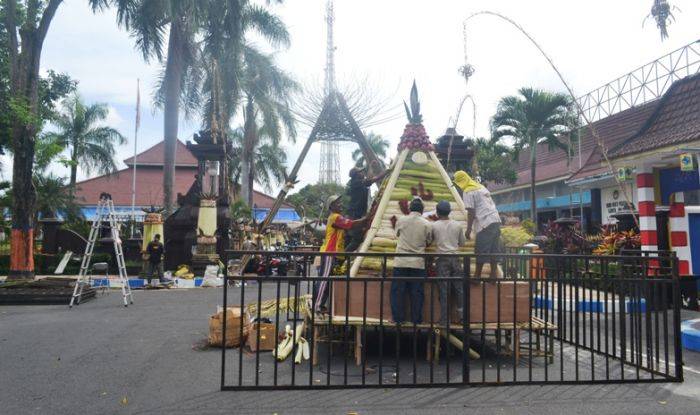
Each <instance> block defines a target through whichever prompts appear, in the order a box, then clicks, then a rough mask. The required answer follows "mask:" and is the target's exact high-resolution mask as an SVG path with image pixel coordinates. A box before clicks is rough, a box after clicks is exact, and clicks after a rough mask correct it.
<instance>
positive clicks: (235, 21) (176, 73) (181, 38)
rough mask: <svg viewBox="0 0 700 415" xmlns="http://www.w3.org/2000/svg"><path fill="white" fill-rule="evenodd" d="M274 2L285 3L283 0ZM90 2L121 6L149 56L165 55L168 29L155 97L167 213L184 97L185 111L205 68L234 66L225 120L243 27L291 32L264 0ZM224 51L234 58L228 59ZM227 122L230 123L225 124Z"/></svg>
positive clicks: (277, 34)
mask: <svg viewBox="0 0 700 415" xmlns="http://www.w3.org/2000/svg"><path fill="white" fill-rule="evenodd" d="M275 2H276V3H281V0H276V1H275ZM90 3H91V4H92V7H93V9H94V10H100V9H103V8H105V7H110V6H113V7H115V8H116V9H117V20H118V23H119V25H120V26H122V27H124V28H126V29H127V30H129V31H130V32H131V34H132V36H133V37H135V38H136V45H137V47H138V48H139V49H140V50H141V52H142V54H143V56H144V59H146V60H149V59H152V58H154V57H155V58H156V59H157V60H158V61H160V62H162V61H163V44H164V41H165V39H164V37H165V33H166V30H167V31H168V50H167V57H166V59H165V68H164V70H163V75H162V77H161V80H160V84H159V86H158V89H157V92H156V103H157V104H158V103H160V104H161V105H162V107H163V136H164V140H165V160H164V174H163V205H164V207H165V211H166V214H167V213H170V212H172V194H173V177H174V174H175V147H176V142H177V134H178V126H179V125H178V122H179V112H180V107H181V104H183V103H184V109H185V116H187V115H189V113H190V112H191V110H192V109H193V108H196V105H197V104H198V103H199V96H198V95H199V92H200V91H199V85H200V81H201V79H200V76H201V74H202V72H203V71H202V68H212V67H218V68H220V67H227V68H230V72H228V74H229V76H227V77H224V76H219V78H220V79H221V82H220V84H221V89H222V90H223V91H224V92H223V93H224V94H226V95H225V96H224V98H225V99H227V100H226V101H225V102H229V103H231V104H233V105H229V106H228V108H230V110H228V111H225V113H226V114H229V115H228V117H227V118H226V119H224V121H225V122H227V121H228V120H229V119H230V118H231V117H232V116H233V114H234V112H235V107H236V104H237V99H238V95H239V91H240V87H239V85H238V80H237V71H236V68H239V67H240V65H237V64H236V60H237V59H238V57H240V51H241V49H242V45H243V43H244V40H243V39H244V34H245V32H246V31H247V30H256V31H257V32H258V33H259V34H260V35H261V36H262V37H263V38H265V39H267V40H268V41H271V42H272V43H288V42H289V34H288V33H287V30H286V28H285V27H284V24H282V22H281V20H279V19H278V18H277V17H276V16H274V15H272V14H270V13H269V12H267V10H266V9H265V8H264V7H263V6H260V5H255V4H251V2H250V0H221V1H207V2H205V1H199V0H160V1H156V0H90ZM268 3H270V1H268ZM201 53H208V54H209V56H210V57H212V59H213V60H214V61H215V62H217V63H218V65H212V61H209V64H208V65H207V63H206V62H201V59H202V58H201ZM226 55H228V56H229V57H235V59H234V60H233V61H230V62H226V63H225V62H223V57H224V56H226ZM229 98H230V99H229ZM209 119H211V118H209ZM205 122H206V118H205ZM227 126H228V123H226V124H225V125H224V127H225V128H227Z"/></svg>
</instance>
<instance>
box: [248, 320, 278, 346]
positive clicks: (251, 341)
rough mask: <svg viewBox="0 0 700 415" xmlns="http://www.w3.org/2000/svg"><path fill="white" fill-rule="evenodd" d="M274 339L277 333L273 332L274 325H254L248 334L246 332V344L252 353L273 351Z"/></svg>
mask: <svg viewBox="0 0 700 415" xmlns="http://www.w3.org/2000/svg"><path fill="white" fill-rule="evenodd" d="M276 338H277V333H276V332H275V325H274V324H271V323H255V324H253V325H252V327H251V329H250V332H248V340H247V341H246V344H247V345H248V347H250V350H252V351H257V350H274V349H275V339H276Z"/></svg>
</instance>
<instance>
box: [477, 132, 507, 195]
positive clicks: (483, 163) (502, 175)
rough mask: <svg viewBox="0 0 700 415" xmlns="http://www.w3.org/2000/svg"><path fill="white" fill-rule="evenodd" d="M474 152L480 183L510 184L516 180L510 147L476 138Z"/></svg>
mask: <svg viewBox="0 0 700 415" xmlns="http://www.w3.org/2000/svg"><path fill="white" fill-rule="evenodd" d="M475 150H476V151H475V154H474V157H476V164H477V169H478V176H479V178H480V179H481V181H482V182H485V183H496V184H502V183H509V184H512V183H515V181H516V180H517V179H518V174H517V173H516V171H515V168H514V163H513V150H512V149H511V148H510V147H508V146H506V145H504V144H501V143H498V142H496V141H493V140H487V139H485V138H477V139H476V140H475ZM472 173H473V172H472Z"/></svg>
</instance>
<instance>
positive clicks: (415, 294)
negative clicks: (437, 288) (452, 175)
mask: <svg viewBox="0 0 700 415" xmlns="http://www.w3.org/2000/svg"><path fill="white" fill-rule="evenodd" d="M409 211H410V213H409V214H408V215H404V216H401V217H400V218H399V219H398V220H397V222H396V236H397V237H398V242H397V244H396V253H397V254H398V253H411V254H424V253H425V247H427V246H428V245H430V241H431V238H432V235H431V225H430V222H428V220H427V219H425V218H424V217H423V202H422V201H421V200H420V199H413V201H411V204H410V205H409ZM393 276H394V277H413V278H416V280H415V281H408V280H400V281H399V280H396V281H392V282H391V314H392V316H393V318H394V321H395V322H396V323H402V322H403V321H404V308H405V306H404V297H405V296H406V293H407V292H408V293H409V296H410V298H411V321H412V322H413V323H415V324H420V323H422V322H423V283H424V282H425V280H424V279H425V277H426V276H427V274H426V272H425V259H424V258H422V257H395V258H394V273H393Z"/></svg>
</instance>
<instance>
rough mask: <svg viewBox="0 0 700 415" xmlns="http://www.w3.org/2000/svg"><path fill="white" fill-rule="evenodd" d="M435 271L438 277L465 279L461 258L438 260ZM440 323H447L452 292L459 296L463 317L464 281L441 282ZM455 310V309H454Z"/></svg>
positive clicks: (459, 306) (460, 311)
mask: <svg viewBox="0 0 700 415" xmlns="http://www.w3.org/2000/svg"><path fill="white" fill-rule="evenodd" d="M435 271H436V274H437V276H438V277H444V278H447V277H452V278H456V277H463V276H464V274H463V271H462V264H461V261H460V260H459V258H438V259H437V260H436V261H435ZM438 285H439V286H440V323H441V324H445V323H447V316H448V313H449V312H448V307H447V305H448V303H449V301H450V294H451V292H452V290H454V291H455V293H456V294H457V311H459V315H460V318H461V316H462V307H463V304H462V302H463V299H464V298H463V296H464V290H463V289H462V281H461V280H460V281H440V282H439V283H438ZM453 310H454V309H453Z"/></svg>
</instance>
